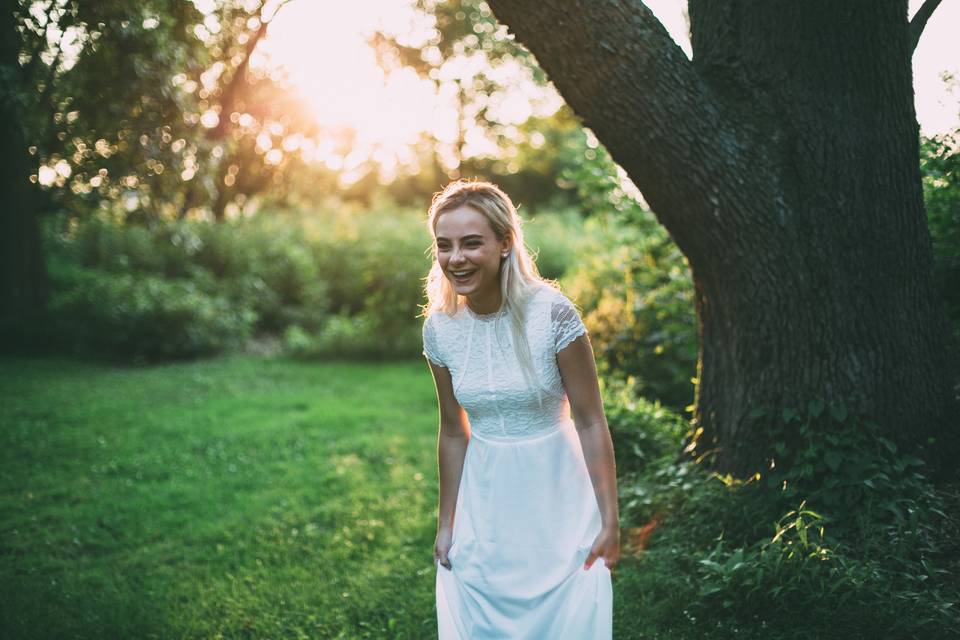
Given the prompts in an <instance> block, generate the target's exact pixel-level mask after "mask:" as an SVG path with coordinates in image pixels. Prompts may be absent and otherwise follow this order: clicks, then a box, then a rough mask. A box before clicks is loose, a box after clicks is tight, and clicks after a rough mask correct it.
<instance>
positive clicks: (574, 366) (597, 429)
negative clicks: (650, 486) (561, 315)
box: [557, 333, 620, 568]
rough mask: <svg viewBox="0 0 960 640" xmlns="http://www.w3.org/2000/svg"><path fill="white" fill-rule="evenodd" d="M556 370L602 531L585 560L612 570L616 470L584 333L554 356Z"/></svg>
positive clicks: (616, 553)
mask: <svg viewBox="0 0 960 640" xmlns="http://www.w3.org/2000/svg"><path fill="white" fill-rule="evenodd" d="M557 366H558V368H559V369H560V376H561V378H562V379H563V386H564V388H565V389H566V392H567V398H568V399H569V400H570V413H571V415H572V417H573V422H574V425H575V426H576V427H577V434H578V435H579V436H580V444H581V445H582V447H583V457H584V460H585V461H586V463H587V469H588V470H589V472H590V480H591V482H592V483H593V490H594V492H595V493H596V494H597V503H598V505H599V507H600V517H601V519H602V522H603V529H602V530H601V533H600V535H599V536H598V537H597V541H596V542H595V543H594V547H593V549H592V550H591V552H590V555H589V556H588V557H587V561H586V565H585V566H586V567H587V568H589V567H590V565H591V564H593V561H594V560H595V559H596V558H597V557H598V556H603V559H604V564H606V565H607V567H608V568H612V567H613V566H615V565H616V563H617V562H618V561H619V559H620V511H619V507H618V504H617V469H616V460H615V458H614V453H613V440H612V439H611V437H610V430H609V427H608V426H607V418H606V416H605V415H604V413H603V399H602V397H601V395H600V384H599V381H598V380H597V365H596V363H595V362H594V359H593V348H592V347H591V346H590V339H589V337H588V335H587V334H586V333H585V334H583V335H581V336H580V337H578V338H576V339H575V340H574V341H573V342H571V343H570V344H569V345H567V346H566V347H565V348H564V349H562V350H560V352H558V353H557Z"/></svg>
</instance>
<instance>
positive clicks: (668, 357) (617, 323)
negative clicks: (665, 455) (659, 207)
mask: <svg viewBox="0 0 960 640" xmlns="http://www.w3.org/2000/svg"><path fill="white" fill-rule="evenodd" d="M638 215H640V214H638ZM642 215H649V213H646V214H642ZM587 228H588V237H590V238H592V240H590V241H589V242H587V243H586V244H585V245H584V247H583V253H582V254H581V258H580V260H579V261H578V262H577V264H576V266H575V267H574V268H573V270H572V272H571V273H570V274H569V275H568V276H567V277H566V278H565V284H566V288H567V290H568V292H569V293H570V295H571V297H573V298H574V299H575V300H576V301H577V303H578V304H579V305H580V306H581V307H582V309H583V310H584V323H585V324H586V325H587V328H588V329H589V331H590V334H591V341H592V343H593V346H594V350H595V353H596V355H597V358H598V361H599V362H598V369H599V373H600V375H601V376H605V377H610V378H620V379H626V378H627V377H632V378H633V380H634V385H635V386H636V388H637V390H638V391H639V392H640V393H641V394H642V395H645V396H647V397H648V398H650V399H657V400H660V401H661V402H662V403H663V404H664V405H666V406H668V407H670V408H671V409H673V410H675V411H683V410H684V409H685V408H687V407H688V406H689V405H690V404H691V403H692V402H693V391H694V387H693V383H692V378H693V377H694V376H695V375H696V364H697V349H698V341H697V325H696V318H695V315H694V308H693V284H692V282H691V279H690V274H689V270H688V269H687V266H686V261H685V260H684V258H683V256H682V255H681V254H680V252H679V249H677V248H676V246H675V245H674V244H673V242H672V241H671V240H670V239H669V236H667V235H666V231H664V230H663V229H662V227H659V226H655V225H651V224H646V223H644V224H643V225H641V224H638V223H627V222H622V221H616V220H602V219H590V220H588V222H587Z"/></svg>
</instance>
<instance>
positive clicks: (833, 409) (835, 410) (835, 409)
mask: <svg viewBox="0 0 960 640" xmlns="http://www.w3.org/2000/svg"><path fill="white" fill-rule="evenodd" d="M830 415H831V416H833V419H834V420H836V421H837V422H843V421H844V420H846V419H847V407H846V405H843V404H831V405H830Z"/></svg>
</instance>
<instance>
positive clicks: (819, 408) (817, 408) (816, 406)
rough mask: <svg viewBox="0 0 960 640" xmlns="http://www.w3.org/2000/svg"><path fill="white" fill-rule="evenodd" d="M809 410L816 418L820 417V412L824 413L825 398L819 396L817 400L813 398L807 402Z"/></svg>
mask: <svg viewBox="0 0 960 640" xmlns="http://www.w3.org/2000/svg"><path fill="white" fill-rule="evenodd" d="M807 411H809V412H810V415H811V416H813V417H814V418H818V417H820V414H821V413H823V400H820V399H819V398H817V399H816V400H811V401H810V402H809V403H807Z"/></svg>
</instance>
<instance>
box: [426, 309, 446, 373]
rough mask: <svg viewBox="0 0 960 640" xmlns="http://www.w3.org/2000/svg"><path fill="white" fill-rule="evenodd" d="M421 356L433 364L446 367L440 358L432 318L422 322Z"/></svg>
mask: <svg viewBox="0 0 960 640" xmlns="http://www.w3.org/2000/svg"><path fill="white" fill-rule="evenodd" d="M423 355H424V356H426V357H427V360H429V361H430V362H432V363H433V364H435V365H437V366H440V367H446V366H447V365H446V363H445V362H444V360H443V358H442V357H441V356H440V348H439V346H438V345H437V335H436V328H435V327H434V326H433V322H432V318H431V317H429V316H428V317H427V319H426V320H424V321H423Z"/></svg>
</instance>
